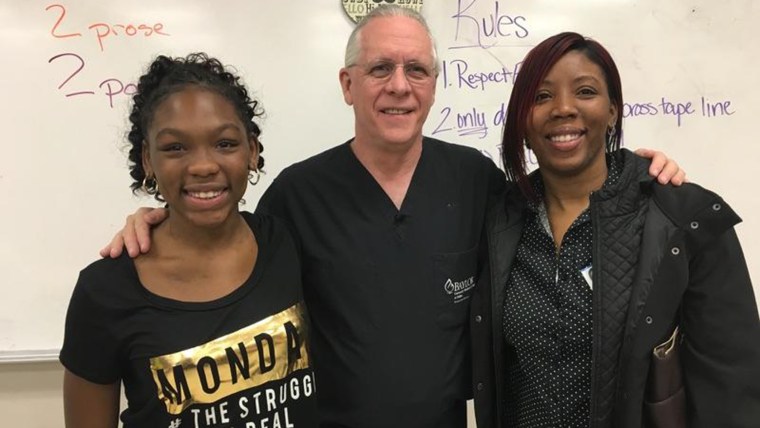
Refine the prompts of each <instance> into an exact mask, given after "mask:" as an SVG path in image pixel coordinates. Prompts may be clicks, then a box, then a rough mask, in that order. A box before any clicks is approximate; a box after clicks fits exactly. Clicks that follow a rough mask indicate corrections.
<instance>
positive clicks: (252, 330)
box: [60, 213, 317, 428]
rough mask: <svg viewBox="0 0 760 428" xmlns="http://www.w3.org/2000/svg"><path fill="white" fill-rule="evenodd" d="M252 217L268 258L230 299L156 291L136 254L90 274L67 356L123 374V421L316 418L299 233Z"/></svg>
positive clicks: (230, 422)
mask: <svg viewBox="0 0 760 428" xmlns="http://www.w3.org/2000/svg"><path fill="white" fill-rule="evenodd" d="M243 216H244V218H245V219H246V221H247V223H248V225H249V226H250V227H251V229H252V231H253V233H254V235H255V237H256V241H257V242H258V245H259V253H258V258H257V260H256V265H255V266H254V269H253V271H252V273H251V276H250V277H249V278H248V280H247V281H246V282H245V283H244V284H243V285H241V286H240V287H239V288H237V289H236V290H235V291H233V292H232V293H230V294H228V295H227V296H224V297H222V298H220V299H217V300H214V301H210V302H201V303H196V302H193V303H190V302H180V301H176V300H172V299H167V298H164V297H160V296H157V295H155V294H153V293H151V292H150V291H148V290H147V289H146V288H144V287H143V286H142V285H141V284H140V281H139V278H138V275H137V271H136V269H135V266H134V263H133V261H132V260H131V259H130V258H129V257H128V256H126V255H124V256H122V257H120V258H118V259H103V260H99V261H97V262H95V263H93V264H91V265H90V266H88V267H87V268H85V269H84V270H82V272H81V273H80V276H79V281H78V282H77V285H76V288H75V289H74V293H73V295H72V298H71V302H70V304H69V310H68V314H67V318H66V331H65V339H64V344H63V349H62V350H61V355H60V359H61V362H62V363H63V365H64V366H66V368H67V369H68V370H69V371H71V372H72V373H74V374H76V375H77V376H80V377H82V378H84V379H86V380H89V381H91V382H95V383H102V384H107V383H113V382H118V381H122V382H123V383H124V388H125V393H126V397H127V399H128V408H127V409H126V410H125V411H124V412H123V413H122V415H121V419H122V421H123V422H124V427H140V428H144V427H161V428H170V427H176V428H179V427H181V428H205V427H235V428H238V427H240V428H246V427H249V426H255V427H259V426H270V427H272V426H282V427H286V426H292V427H293V428H299V427H315V426H317V423H316V420H317V419H316V399H315V395H316V394H315V380H314V373H313V370H312V363H311V358H310V349H309V347H308V346H307V341H308V335H309V331H308V316H307V314H306V309H305V306H304V304H303V297H302V289H301V272H300V269H299V256H298V253H297V251H296V246H295V242H294V240H293V238H292V236H291V234H290V231H289V230H288V228H287V227H286V226H285V225H284V224H283V223H282V222H280V221H278V220H275V219H273V218H272V217H268V216H261V215H254V214H249V213H243ZM251 424H252V425H251Z"/></svg>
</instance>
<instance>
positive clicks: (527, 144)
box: [523, 138, 531, 150]
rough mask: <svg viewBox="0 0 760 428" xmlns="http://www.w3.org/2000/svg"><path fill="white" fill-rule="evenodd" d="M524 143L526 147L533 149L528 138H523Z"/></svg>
mask: <svg viewBox="0 0 760 428" xmlns="http://www.w3.org/2000/svg"><path fill="white" fill-rule="evenodd" d="M523 144H524V145H525V148H526V149H528V150H531V148H530V143H529V142H528V140H527V139H525V138H523Z"/></svg>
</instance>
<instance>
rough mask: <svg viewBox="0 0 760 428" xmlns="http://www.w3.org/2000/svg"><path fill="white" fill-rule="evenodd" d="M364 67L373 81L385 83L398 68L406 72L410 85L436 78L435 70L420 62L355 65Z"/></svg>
mask: <svg viewBox="0 0 760 428" xmlns="http://www.w3.org/2000/svg"><path fill="white" fill-rule="evenodd" d="M354 65H355V66H358V67H362V68H363V69H364V71H365V72H366V73H367V74H368V75H369V76H370V77H372V78H373V79H375V80H377V81H381V82H385V81H387V80H388V79H390V78H391V76H392V75H393V73H394V72H395V71H396V68H398V67H401V68H402V69H403V70H404V76H406V79H407V80H408V81H409V83H416V84H421V83H427V82H429V81H430V80H431V79H433V78H434V77H435V73H434V72H433V69H432V68H430V67H428V66H426V65H425V64H421V63H419V62H407V63H404V64H396V63H393V62H390V61H377V62H371V63H368V64H364V65H359V64H354Z"/></svg>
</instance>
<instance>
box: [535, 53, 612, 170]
mask: <svg viewBox="0 0 760 428" xmlns="http://www.w3.org/2000/svg"><path fill="white" fill-rule="evenodd" d="M617 114H618V112H617V109H616V108H615V105H614V104H612V103H611V102H610V97H609V93H608V90H607V83H606V80H605V76H604V73H603V72H602V70H601V68H599V66H597V65H596V64H594V63H593V62H591V60H589V59H588V58H587V57H586V55H585V54H583V53H581V52H579V51H570V52H568V53H567V54H565V55H564V56H563V57H561V58H560V59H559V61H557V63H556V64H554V66H553V67H552V68H551V69H550V70H549V73H548V74H547V75H546V78H545V79H544V80H543V82H541V84H540V85H539V87H538V90H537V92H536V98H535V104H534V106H533V109H532V111H531V113H530V114H529V115H528V126H527V140H528V143H529V144H530V148H531V149H532V150H533V152H534V154H535V156H536V159H537V160H538V164H539V166H540V167H541V171H542V174H545V173H549V174H554V175H560V176H575V175H578V174H581V173H583V172H585V171H589V170H590V169H592V168H594V169H595V168H599V167H602V168H603V165H605V163H604V162H605V159H604V147H605V139H606V133H607V129H608V128H610V127H614V126H615V120H616V119H617Z"/></svg>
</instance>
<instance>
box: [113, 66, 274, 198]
mask: <svg viewBox="0 0 760 428" xmlns="http://www.w3.org/2000/svg"><path fill="white" fill-rule="evenodd" d="M188 85H198V86H202V87H204V88H206V89H209V90H212V91H214V92H216V93H217V94H219V95H221V96H223V97H224V98H226V99H227V100H229V102H230V103H232V105H233V106H234V107H235V111H236V112H237V114H238V116H239V117H240V120H241V121H242V122H243V124H244V125H245V128H246V131H247V132H248V134H249V135H251V136H253V138H254V139H255V140H256V144H257V145H258V148H259V153H261V152H263V151H264V146H262V145H261V142H260V141H259V138H258V137H259V135H260V134H261V129H260V128H259V126H258V125H257V124H256V122H255V121H254V118H256V117H260V116H262V115H263V114H264V112H263V110H262V109H261V108H260V107H259V102H258V101H257V100H255V99H252V98H251V97H250V96H249V95H248V90H247V89H246V88H245V85H243V83H242V82H241V81H240V77H239V76H236V75H234V74H233V73H231V72H230V71H228V70H226V69H225V67H224V65H222V63H221V62H219V60H218V59H216V58H212V57H209V56H208V55H207V54H205V53H203V52H199V53H191V54H189V55H188V56H186V57H184V58H182V57H178V58H171V57H167V56H164V55H159V56H158V57H156V59H155V60H154V61H153V62H152V63H151V64H150V67H149V68H148V71H147V73H145V74H143V75H142V76H140V80H139V81H138V84H137V92H136V93H135V94H134V95H133V96H132V112H131V113H130V114H129V121H130V123H132V128H131V129H130V131H129V133H128V134H127V139H128V140H129V143H130V144H131V147H130V149H129V175H131V176H132V179H133V180H134V181H133V182H132V184H131V185H130V187H131V188H132V193H136V192H137V191H138V190H139V189H140V188H141V187H142V184H143V180H144V179H145V170H144V169H143V165H142V151H143V142H144V141H145V139H146V137H147V136H146V131H147V129H148V127H149V126H150V125H151V121H152V120H153V114H154V112H155V110H156V107H157V106H158V105H159V104H161V102H162V101H164V100H165V99H166V98H167V97H168V96H169V95H171V94H174V93H176V92H178V91H180V90H182V89H184V88H186V87H187V86H188ZM263 166H264V158H263V157H262V156H259V162H258V165H257V168H258V169H261V168H262V167H263ZM156 197H157V198H160V195H159V194H156ZM159 200H160V199H159Z"/></svg>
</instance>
